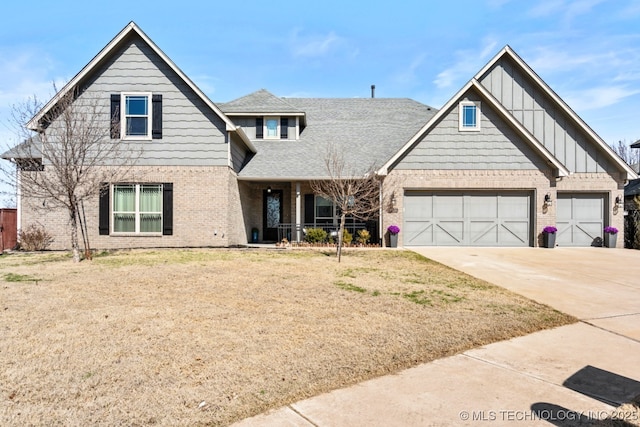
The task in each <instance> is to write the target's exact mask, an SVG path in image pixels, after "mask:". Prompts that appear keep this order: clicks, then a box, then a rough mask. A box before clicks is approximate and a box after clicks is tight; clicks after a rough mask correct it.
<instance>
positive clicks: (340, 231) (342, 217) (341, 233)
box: [338, 213, 346, 262]
mask: <svg viewBox="0 0 640 427" xmlns="http://www.w3.org/2000/svg"><path fill="white" fill-rule="evenodd" d="M345 219H346V215H345V214H344V213H343V214H342V215H340V227H339V229H338V262H340V258H341V257H342V240H343V237H344V222H345Z"/></svg>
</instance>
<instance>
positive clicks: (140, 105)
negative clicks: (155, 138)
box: [121, 93, 151, 139]
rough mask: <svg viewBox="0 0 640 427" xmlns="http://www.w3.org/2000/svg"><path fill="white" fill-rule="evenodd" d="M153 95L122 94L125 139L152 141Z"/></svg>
mask: <svg viewBox="0 0 640 427" xmlns="http://www.w3.org/2000/svg"><path fill="white" fill-rule="evenodd" d="M150 104H151V94H150V93H145V94H126V93H125V94H122V107H121V108H122V110H121V111H122V112H123V113H124V117H123V120H121V125H122V136H123V139H151V108H150Z"/></svg>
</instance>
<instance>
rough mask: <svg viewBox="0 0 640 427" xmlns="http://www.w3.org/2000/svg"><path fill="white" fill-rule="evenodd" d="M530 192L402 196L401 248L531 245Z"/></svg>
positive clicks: (414, 192) (415, 193)
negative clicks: (402, 224) (402, 225)
mask: <svg viewBox="0 0 640 427" xmlns="http://www.w3.org/2000/svg"><path fill="white" fill-rule="evenodd" d="M531 195H532V192H523V191H500V192H496V191H458V192H456V191H417V190H406V191H405V194H404V209H403V216H404V221H403V222H404V236H403V239H404V240H403V242H404V246H530V245H531V239H532V237H531V236H532V233H531V217H532V215H531V200H532V197H531Z"/></svg>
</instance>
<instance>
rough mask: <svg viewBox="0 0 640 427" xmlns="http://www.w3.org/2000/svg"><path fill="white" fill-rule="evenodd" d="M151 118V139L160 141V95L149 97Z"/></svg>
mask: <svg viewBox="0 0 640 427" xmlns="http://www.w3.org/2000/svg"><path fill="white" fill-rule="evenodd" d="M151 116H152V118H153V119H152V120H153V123H152V124H151V138H153V139H162V95H159V94H157V95H153V96H152V97H151Z"/></svg>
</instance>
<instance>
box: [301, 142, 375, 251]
mask: <svg viewBox="0 0 640 427" xmlns="http://www.w3.org/2000/svg"><path fill="white" fill-rule="evenodd" d="M324 163H325V168H326V171H327V174H328V177H327V179H324V180H315V181H313V182H311V189H312V190H313V192H314V193H316V194H317V195H320V196H322V197H324V198H326V199H329V200H332V201H333V203H334V204H335V206H336V207H337V209H338V212H339V214H340V227H339V230H338V245H337V257H338V262H340V258H341V256H342V245H343V238H344V225H345V221H346V218H347V216H351V217H354V218H358V219H361V220H368V219H370V218H372V217H375V216H376V215H378V213H379V209H380V185H381V179H380V177H379V176H378V175H377V174H376V172H375V170H376V169H375V168H374V166H373V165H371V166H370V167H369V168H368V169H366V170H365V171H360V172H359V173H358V172H357V171H356V169H355V165H354V167H348V165H347V163H346V161H345V157H344V154H343V153H342V152H339V151H338V150H337V149H336V147H335V146H329V148H328V149H327V154H326V157H325V160H324Z"/></svg>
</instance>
